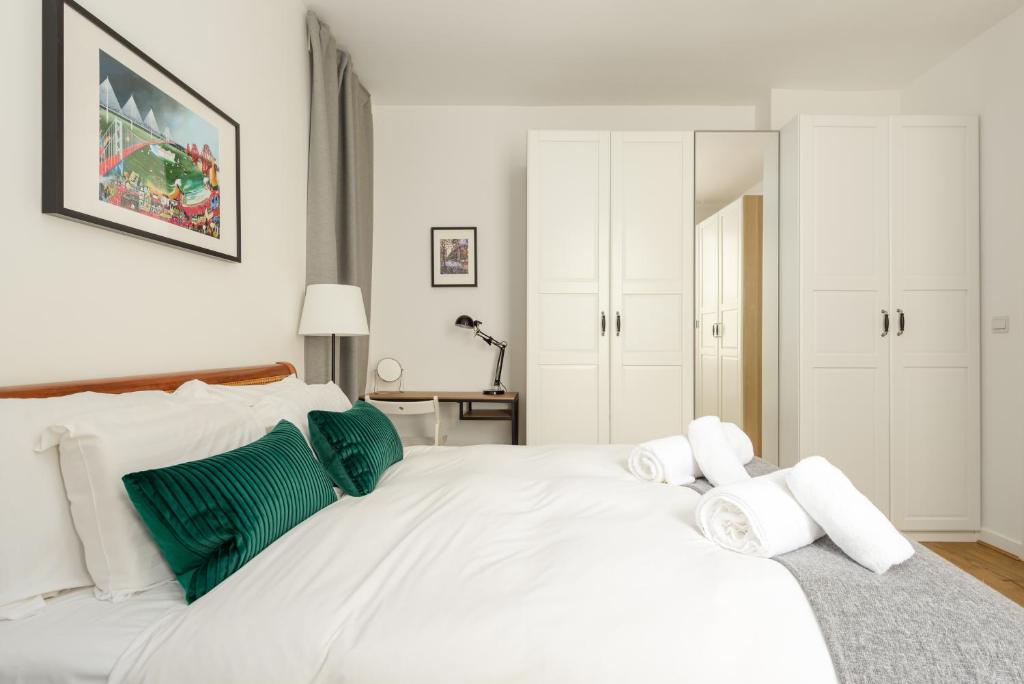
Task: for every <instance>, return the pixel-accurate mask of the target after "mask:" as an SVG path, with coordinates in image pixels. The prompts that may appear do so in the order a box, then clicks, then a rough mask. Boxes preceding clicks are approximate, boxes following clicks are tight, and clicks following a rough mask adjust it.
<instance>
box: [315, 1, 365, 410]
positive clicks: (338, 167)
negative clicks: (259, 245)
mask: <svg viewBox="0 0 1024 684" xmlns="http://www.w3.org/2000/svg"><path fill="white" fill-rule="evenodd" d="M306 29H307V31H308V33H309V43H310V57H311V59H310V64H311V87H310V107H309V171H308V175H309V178H308V187H307V191H306V284H307V285H308V284H314V283H342V284H345V285H358V286H359V287H360V288H362V291H363V304H364V305H365V306H366V315H367V317H369V315H370V276H371V267H372V263H371V262H372V254H373V117H372V115H371V112H370V94H369V93H368V92H367V91H366V88H364V87H363V85H362V83H360V82H359V77H358V76H357V75H356V73H355V71H353V69H352V59H351V57H350V56H349V55H348V53H346V52H345V51H343V50H340V49H338V45H337V43H336V42H335V40H334V37H333V36H332V35H331V29H330V27H328V26H327V25H326V24H324V23H323V22H321V21H320V20H319V18H317V16H316V14H314V13H313V12H308V13H307V14H306ZM339 346H340V349H341V351H340V354H339V359H338V384H339V385H340V386H341V388H342V390H344V391H345V394H347V395H348V396H349V397H350V398H351V399H353V400H355V398H356V397H358V396H359V394H360V393H361V392H362V391H363V389H364V387H365V385H366V367H367V355H368V348H369V339H368V338H367V337H343V338H341V342H340V345H339ZM331 351H332V350H331V348H330V338H329V337H326V338H325V337H307V338H306V349H305V362H306V380H307V381H308V382H325V381H327V380H328V379H329V378H330V374H331V356H330V355H331Z"/></svg>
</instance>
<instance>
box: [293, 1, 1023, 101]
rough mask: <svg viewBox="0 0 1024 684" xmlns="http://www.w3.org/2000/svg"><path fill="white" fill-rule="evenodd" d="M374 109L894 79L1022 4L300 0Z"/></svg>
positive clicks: (665, 96)
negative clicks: (325, 28) (350, 61)
mask: <svg viewBox="0 0 1024 684" xmlns="http://www.w3.org/2000/svg"><path fill="white" fill-rule="evenodd" d="M308 4H309V6H310V7H311V8H312V9H314V10H315V11H316V12H317V13H318V14H319V15H320V17H321V18H322V19H323V20H324V21H325V22H327V23H328V24H329V25H330V26H331V28H332V30H333V32H334V35H335V36H336V37H337V38H338V41H339V44H341V45H342V46H343V47H344V48H345V49H347V50H349V52H351V53H352V56H353V58H354V62H355V65H356V69H357V71H358V73H359V74H360V78H361V79H362V80H363V81H364V83H365V84H366V86H367V88H368V89H369V90H370V92H371V93H372V94H373V97H374V101H375V102H377V103H380V104H414V103H418V104H522V105H537V104H545V105H560V104H561V105H565V104H754V103H756V102H758V101H763V100H765V99H766V97H767V94H768V91H769V89H771V88H808V89H828V90H874V89H888V88H899V87H902V86H904V85H905V84H907V83H908V82H909V81H910V80H912V79H913V78H914V77H916V76H918V75H919V74H921V73H923V72H924V71H925V70H926V69H927V68H928V67H930V66H931V65H933V64H935V63H936V62H938V61H939V60H940V59H941V58H942V57H944V56H946V55H948V54H950V53H951V52H953V51H954V50H955V49H956V48H958V47H960V46H961V45H963V44H965V43H966V42H968V41H969V40H970V39H971V38H973V37H974V36H976V35H978V34H979V33H981V32H982V31H984V30H985V29H986V28H988V27H989V26H991V25H992V24H994V23H996V22H997V21H999V20H1000V19H1002V18H1003V17H1005V16H1007V15H1008V14H1010V13H1011V12H1013V11H1014V10H1015V9H1017V8H1019V7H1021V6H1022V4H1024V0H308Z"/></svg>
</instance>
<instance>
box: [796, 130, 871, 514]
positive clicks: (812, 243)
mask: <svg viewBox="0 0 1024 684" xmlns="http://www.w3.org/2000/svg"><path fill="white" fill-rule="evenodd" d="M800 126H801V133H800V135H801V148H800V198H801V203H800V212H801V216H800V225H801V239H802V244H801V251H802V253H803V257H802V264H803V266H802V268H803V273H802V278H803V283H804V285H803V288H802V289H803V291H802V292H801V297H802V299H803V302H804V304H803V306H804V317H803V320H802V322H801V333H800V335H801V346H802V347H803V349H804V350H805V351H804V353H803V355H802V360H801V393H800V396H801V400H800V406H801V412H800V452H801V453H800V456H801V457H805V456H810V455H812V454H821V455H823V456H825V457H826V458H828V459H829V460H830V461H832V462H833V463H834V464H835V465H837V466H838V467H839V468H841V469H842V470H843V472H845V473H846V475H847V476H848V477H849V478H850V479H851V480H852V481H853V483H854V485H856V486H857V488H858V489H860V490H861V491H862V492H863V493H864V494H865V495H866V496H868V498H870V499H871V501H872V502H874V504H875V505H876V506H878V507H879V508H880V509H882V511H884V512H885V513H886V514H888V512H889V345H890V340H891V335H890V336H887V337H882V335H881V318H882V314H881V311H882V309H890V304H889V205H888V189H889V177H888V169H889V154H888V151H889V147H888V137H889V120H888V118H887V117H845V116H844V117H818V116H815V117H806V118H803V119H801V123H800Z"/></svg>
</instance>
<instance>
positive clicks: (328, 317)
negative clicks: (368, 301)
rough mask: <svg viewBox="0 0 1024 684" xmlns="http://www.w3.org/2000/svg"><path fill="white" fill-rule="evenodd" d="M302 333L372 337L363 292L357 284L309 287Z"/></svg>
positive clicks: (300, 329) (301, 320)
mask: <svg viewBox="0 0 1024 684" xmlns="http://www.w3.org/2000/svg"><path fill="white" fill-rule="evenodd" d="M299 334H300V335H307V336H323V335H341V336H343V337H351V336H355V335H369V334H370V329H369V327H368V326H367V325H366V309H365V308H364V307H363V293H362V291H361V290H360V289H359V288H358V287H356V286H355V285H307V286H306V299H305V301H304V302H303V303H302V318H301V319H300V320H299Z"/></svg>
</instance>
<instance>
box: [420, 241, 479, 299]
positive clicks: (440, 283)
mask: <svg viewBox="0 0 1024 684" xmlns="http://www.w3.org/2000/svg"><path fill="white" fill-rule="evenodd" d="M430 269H431V273H430V284H431V285H433V286H434V287H476V228H431V229H430Z"/></svg>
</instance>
